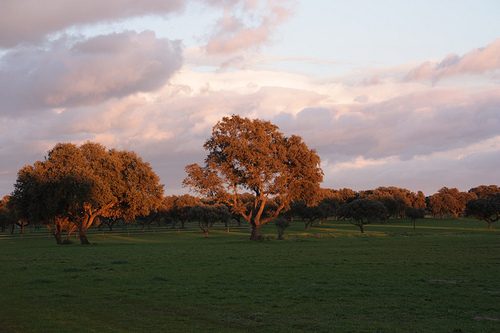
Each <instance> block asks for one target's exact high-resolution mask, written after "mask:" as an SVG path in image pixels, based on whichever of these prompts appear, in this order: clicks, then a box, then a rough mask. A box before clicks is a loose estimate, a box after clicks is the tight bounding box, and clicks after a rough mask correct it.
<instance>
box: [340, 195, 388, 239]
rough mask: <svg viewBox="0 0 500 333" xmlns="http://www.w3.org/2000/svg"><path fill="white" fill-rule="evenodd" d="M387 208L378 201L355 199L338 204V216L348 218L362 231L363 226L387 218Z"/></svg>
mask: <svg viewBox="0 0 500 333" xmlns="http://www.w3.org/2000/svg"><path fill="white" fill-rule="evenodd" d="M387 213H388V212H387V208H385V206H384V205H383V204H382V203H381V202H380V201H374V200H370V199H356V200H354V201H351V202H349V203H346V204H343V205H342V206H340V208H339V211H338V216H339V217H340V218H344V219H347V220H349V222H351V224H353V225H355V226H358V227H359V230H360V231H361V233H364V226H365V225H366V224H371V223H375V222H383V221H385V220H386V219H387V216H388V214H387Z"/></svg>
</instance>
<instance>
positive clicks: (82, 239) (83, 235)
mask: <svg viewBox="0 0 500 333" xmlns="http://www.w3.org/2000/svg"><path fill="white" fill-rule="evenodd" d="M80 243H81V244H82V245H90V242H89V240H88V238H87V234H86V233H85V231H83V230H80Z"/></svg>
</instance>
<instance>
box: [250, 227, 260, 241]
mask: <svg viewBox="0 0 500 333" xmlns="http://www.w3.org/2000/svg"><path fill="white" fill-rule="evenodd" d="M260 227H261V226H260V225H259V224H252V234H251V235H250V240H253V241H257V240H259V238H260V234H259V230H260Z"/></svg>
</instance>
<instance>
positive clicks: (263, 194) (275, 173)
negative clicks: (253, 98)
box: [183, 115, 323, 240]
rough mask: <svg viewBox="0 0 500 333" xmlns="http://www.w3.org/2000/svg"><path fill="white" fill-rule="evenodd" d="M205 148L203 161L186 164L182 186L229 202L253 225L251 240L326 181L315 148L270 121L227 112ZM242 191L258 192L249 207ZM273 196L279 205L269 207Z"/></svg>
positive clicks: (234, 209) (315, 192)
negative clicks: (199, 163) (200, 164)
mask: <svg viewBox="0 0 500 333" xmlns="http://www.w3.org/2000/svg"><path fill="white" fill-rule="evenodd" d="M204 147H205V149H206V150H208V156H207V158H206V159H205V165H204V166H203V167H202V166H199V165H198V164H192V165H188V166H187V167H186V172H187V174H188V176H187V177H186V179H184V182H183V183H184V186H188V187H190V188H191V189H192V190H195V191H197V192H198V193H200V194H202V195H204V196H207V197H215V198H217V199H218V200H219V201H220V202H226V203H228V204H229V205H230V206H231V208H232V211H233V213H237V214H240V215H241V216H243V217H244V218H245V219H246V220H247V221H248V223H249V224H250V225H251V227H252V234H251V237H250V239H252V240H257V239H259V230H260V228H261V226H262V225H264V224H266V223H268V222H270V221H272V220H274V219H275V218H277V217H278V215H279V213H280V212H281V211H284V210H287V209H288V208H289V205H290V203H291V202H292V201H294V200H308V199H311V198H313V197H315V196H316V195H317V193H318V190H319V183H320V182H321V181H322V180H323V172H322V170H321V168H320V158H319V156H318V155H317V154H316V151H315V150H310V149H308V148H307V146H306V144H305V143H304V142H302V139H301V138H300V137H298V136H295V135H292V136H290V137H285V136H284V135H283V134H282V133H281V132H279V131H278V127H277V126H275V125H273V124H271V123H270V122H268V121H262V120H259V119H254V120H251V119H248V118H242V117H240V116H237V115H233V116H232V117H224V118H223V119H222V120H221V121H219V122H218V123H217V124H216V125H215V126H214V128H213V131H212V136H211V137H210V138H209V139H208V140H207V141H206V142H205V145H204ZM244 192H250V193H251V194H253V195H254V200H253V202H252V204H251V206H250V207H249V205H247V204H246V203H244V202H241V201H240V196H239V194H240V193H244ZM273 199H274V200H275V202H276V203H277V206H276V208H275V209H273V210H268V211H267V212H265V208H266V207H268V206H266V204H267V202H268V201H269V200H273ZM264 215H267V216H266V217H264Z"/></svg>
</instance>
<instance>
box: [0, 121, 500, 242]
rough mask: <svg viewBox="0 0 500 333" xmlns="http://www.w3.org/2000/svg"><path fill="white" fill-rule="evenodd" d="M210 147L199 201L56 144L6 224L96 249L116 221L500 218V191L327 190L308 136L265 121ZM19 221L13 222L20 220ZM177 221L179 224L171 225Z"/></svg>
mask: <svg viewBox="0 0 500 333" xmlns="http://www.w3.org/2000/svg"><path fill="white" fill-rule="evenodd" d="M204 148H205V149H206V150H207V151H208V155H207V157H206V159H205V163H204V164H203V165H201V166H200V165H198V164H191V165H188V166H187V167H186V173H187V177H186V179H185V180H184V181H183V184H184V186H186V187H188V188H190V189H191V190H193V191H194V192H195V193H197V194H198V195H199V196H200V197H203V198H204V200H203V201H202V200H201V198H200V197H193V196H190V195H185V196H181V197H176V196H171V197H164V196H163V186H162V185H161V184H159V178H158V176H157V175H156V174H155V173H154V172H153V170H152V169H151V167H150V165H149V164H148V163H146V162H143V161H142V159H141V158H140V157H138V156H137V155H136V154H135V153H134V152H128V151H118V150H115V149H111V150H107V149H106V148H105V147H104V146H102V145H100V144H98V143H92V142H87V143H85V144H83V145H81V146H76V145H74V144H71V143H65V144H57V145H56V146H55V147H54V148H53V149H52V150H50V151H49V152H48V155H47V157H46V158H45V160H44V161H37V162H35V163H34V164H33V165H30V166H26V167H24V168H22V169H21V170H20V171H19V173H18V178H17V181H16V184H15V187H14V188H15V189H14V192H13V193H12V195H11V196H8V197H6V198H4V199H3V200H2V203H1V205H0V208H1V210H0V213H1V214H2V215H0V219H3V221H11V222H12V223H17V224H20V225H21V226H25V225H26V224H28V223H33V224H38V225H45V226H47V228H48V229H49V230H50V231H51V233H52V234H53V235H54V237H55V239H56V240H57V242H58V243H61V234H62V232H63V231H67V232H68V233H71V232H73V231H75V230H77V231H78V234H79V236H80V240H81V243H82V244H89V241H88V239H87V236H86V231H87V229H88V228H89V227H90V226H92V225H94V224H97V223H102V224H106V225H108V226H109V227H110V228H112V226H113V225H114V224H115V223H116V222H117V221H119V220H126V221H131V220H135V221H137V222H138V223H140V224H142V225H143V227H144V226H146V225H148V224H151V223H154V222H157V223H161V221H166V220H170V221H175V223H180V224H181V226H184V224H185V223H186V222H187V221H188V220H191V221H197V222H198V224H199V226H200V228H201V229H202V230H203V231H204V232H205V235H208V232H209V231H210V228H211V227H212V225H213V224H214V223H215V222H216V221H223V222H224V223H228V221H229V219H230V218H231V217H233V218H235V219H239V220H241V219H244V220H246V221H247V222H248V223H249V224H250V226H251V228H252V232H251V237H250V238H251V239H252V240H257V239H259V230H260V228H261V226H262V225H264V224H266V223H269V222H271V221H277V222H276V223H277V225H278V228H279V229H280V230H284V229H283V228H284V226H285V227H286V225H287V222H286V221H290V220H292V219H293V218H294V217H296V218H300V219H301V220H303V221H305V227H306V228H307V227H308V226H310V225H313V223H314V221H316V220H321V219H325V218H328V217H331V216H337V217H339V218H342V219H346V220H349V221H351V223H353V224H355V225H357V226H358V227H359V228H360V230H361V232H363V226H364V225H365V224H368V223H373V222H376V221H385V220H386V219H388V218H390V217H393V218H398V217H402V216H408V217H410V218H411V219H412V220H413V221H415V219H416V218H419V217H420V216H422V214H423V211H424V209H427V210H428V211H429V212H430V213H431V214H433V215H435V216H443V215H444V214H448V213H452V214H453V215H455V216H458V214H460V213H461V212H463V211H465V210H466V209H467V211H468V213H470V214H472V215H474V216H476V217H478V218H481V219H484V220H485V221H487V222H488V224H489V226H490V227H491V223H492V222H493V221H495V220H498V215H499V210H500V208H499V207H500V204H498V198H499V195H500V194H499V193H500V190H499V188H498V186H496V185H491V186H480V187H477V188H474V189H471V190H470V191H469V192H460V191H458V190H457V189H448V188H443V189H441V190H440V191H439V192H438V193H436V194H435V195H433V196H430V197H427V198H426V197H425V196H424V194H423V193H422V192H420V191H419V192H417V193H413V192H411V191H409V190H407V189H401V188H396V187H379V188H377V189H375V190H370V191H361V192H355V191H352V190H350V189H341V190H331V189H322V188H321V187H320V183H321V182H322V179H323V172H322V170H321V168H320V158H319V156H318V155H317V154H316V151H315V150H311V149H309V148H308V147H307V146H306V144H305V143H304V142H302V139H301V138H300V137H298V136H295V135H292V136H290V137H286V136H284V135H283V134H282V133H281V132H279V130H278V127H277V126H275V125H273V124H271V123H270V122H268V121H262V120H259V119H254V120H251V119H248V118H242V117H240V116H237V115H233V116H232V117H224V118H223V119H222V120H221V121H219V122H218V123H217V124H216V125H215V126H214V128H213V131H212V136H211V137H210V138H209V139H208V140H207V141H206V143H205V145H204ZM13 221H14V222H13ZM172 223H174V222H172Z"/></svg>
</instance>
